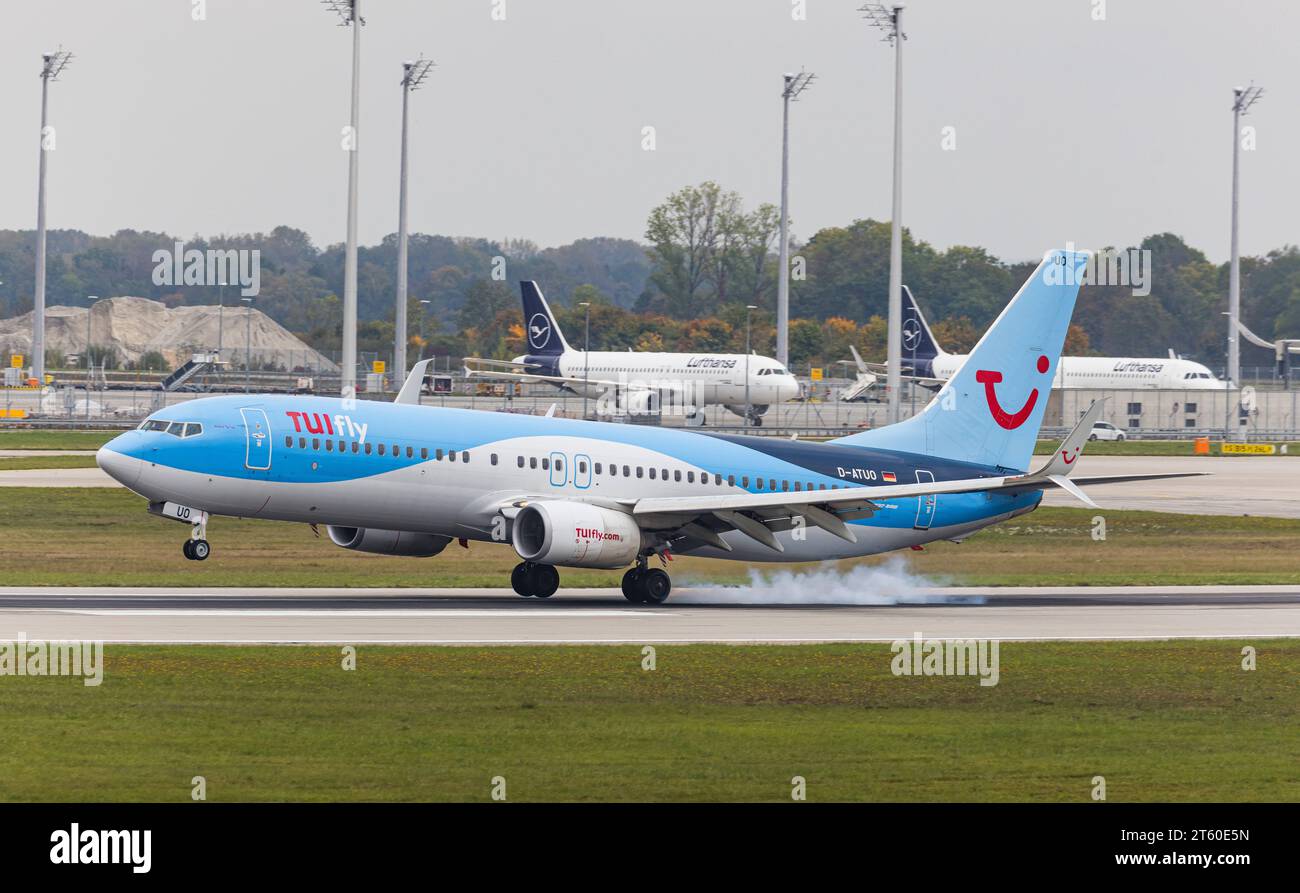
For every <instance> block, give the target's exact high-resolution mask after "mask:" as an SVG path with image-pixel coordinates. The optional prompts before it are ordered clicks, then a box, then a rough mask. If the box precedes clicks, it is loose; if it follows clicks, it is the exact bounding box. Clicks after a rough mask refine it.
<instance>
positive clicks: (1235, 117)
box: [1226, 84, 1264, 387]
mask: <svg viewBox="0 0 1300 893" xmlns="http://www.w3.org/2000/svg"><path fill="white" fill-rule="evenodd" d="M1263 94H1264V90H1263V88H1262V87H1256V86H1255V85H1254V84H1251V85H1250V86H1249V87H1244V88H1243V87H1237V88H1236V89H1234V90H1233V91H1232V259H1231V262H1230V264H1229V268H1228V369H1227V375H1226V377H1227V379H1228V381H1229V382H1231V384H1232V385H1233V386H1236V387H1240V386H1241V342H1240V340H1239V339H1238V337H1237V329H1238V327H1239V326H1240V324H1241V254H1240V253H1239V252H1238V250H1237V195H1238V189H1239V186H1240V181H1241V175H1240V169H1241V116H1242V115H1246V114H1249V113H1250V107H1251V106H1252V105H1254V104H1255V103H1256V102H1258V101H1259V97H1260V96H1262V95H1263Z"/></svg>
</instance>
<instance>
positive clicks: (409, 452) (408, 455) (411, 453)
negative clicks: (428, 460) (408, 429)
mask: <svg viewBox="0 0 1300 893" xmlns="http://www.w3.org/2000/svg"><path fill="white" fill-rule="evenodd" d="M414 457H415V450H413V449H412V448H411V447H407V448H406V458H408V459H412V458H414Z"/></svg>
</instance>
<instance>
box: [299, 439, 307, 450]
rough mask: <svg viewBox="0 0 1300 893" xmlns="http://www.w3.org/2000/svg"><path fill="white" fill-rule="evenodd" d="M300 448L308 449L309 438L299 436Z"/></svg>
mask: <svg viewBox="0 0 1300 893" xmlns="http://www.w3.org/2000/svg"><path fill="white" fill-rule="evenodd" d="M298 449H300V450H305V449H307V438H305V437H299V438H298Z"/></svg>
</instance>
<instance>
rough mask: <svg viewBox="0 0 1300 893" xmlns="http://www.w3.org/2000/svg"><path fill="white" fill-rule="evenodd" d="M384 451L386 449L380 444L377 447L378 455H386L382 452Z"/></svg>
mask: <svg viewBox="0 0 1300 893" xmlns="http://www.w3.org/2000/svg"><path fill="white" fill-rule="evenodd" d="M386 449H387V447H386V446H385V445H384V444H382V443H381V444H380V445H379V455H381V456H385V455H387V453H386V452H384V451H385V450H386Z"/></svg>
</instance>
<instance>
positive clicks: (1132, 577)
mask: <svg viewBox="0 0 1300 893" xmlns="http://www.w3.org/2000/svg"><path fill="white" fill-rule="evenodd" d="M1098 514H1100V515H1101V516H1102V517H1103V518H1104V519H1105V522H1106V539H1105V541H1101V542H1099V541H1096V540H1094V539H1093V529H1094V522H1093V519H1094V517H1096V516H1097V515H1098ZM0 532H2V534H0V535H2V536H3V547H2V548H0V580H3V581H4V584H5V585H9V586H15V585H42V584H45V585H66V586H73V585H96V586H113V585H120V586H506V585H508V584H507V580H508V576H509V572H510V569H511V568H512V567H513V566H514V565H515V564H516V563H517V561H518V559H517V558H516V557H515V554H514V552H513V550H511V549H510V547H509V546H505V545H492V544H487V543H471V544H470V547H469V548H468V549H462V548H460V547H459V546H457V545H455V544H453V545H451V546H450V547H448V548H447V549H446V551H444V552H443V553H442V554H441V555H439V556H437V557H436V558H429V559H421V558H392V557H387V556H380V555H363V554H360V553H356V552H349V551H347V550H345V549H340V548H338V547H336V546H334V545H333V544H332V543H330V542H329V539H328V538H327V537H326V535H325V532H324V531H321V536H320V538H316V537H314V536H313V535H312V532H311V530H310V528H309V527H307V526H306V525H304V524H287V523H282V522H275V521H241V520H236V519H232V518H217V519H214V520H213V521H212V522H211V523H210V525H209V527H208V538H209V540H210V541H211V542H212V546H213V552H212V557H211V558H209V559H208V560H207V561H204V562H192V561H186V560H185V559H184V558H183V557H182V555H181V543H182V542H183V541H184V540H185V539H186V538H187V537H188V535H189V529H188V527H186V526H184V525H182V524H179V523H177V522H175V521H168V520H165V519H162V518H158V517H154V516H152V515H149V514H146V512H145V503H144V500H143V499H141V498H140V497H138V496H136V495H134V494H132V493H130V492H129V491H126V490H120V489H107V488H105V489H98V488H87V489H78V488H49V489H44V488H19V487H11V488H3V487H0ZM1297 542H1300V520H1287V519H1279V518H1247V517H1224V516H1215V517H1209V516H1197V515H1174V514H1160V513H1155V512H1122V511H1104V512H1100V513H1099V512H1096V511H1093V510H1089V509H1058V508H1050V509H1048V508H1044V509H1039V510H1038V511H1036V512H1033V513H1031V514H1029V515H1025V516H1023V517H1021V518H1017V519H1015V520H1013V521H1010V522H1008V523H1005V524H1001V525H998V526H996V527H992V528H990V529H988V530H985V531H983V532H981V533H978V534H976V535H974V536H972V537H971V538H970V539H968V540H967V541H966V542H964V543H962V544H960V545H958V544H955V543H948V542H941V543H936V544H933V545H930V546H927V547H926V549H925V551H923V552H904V553H901V554H902V555H903V556H904V557H903V560H904V561H906V563H907V567H908V568H910V569H911V570H912V571H914V572H917V573H920V574H923V575H926V576H927V577H930V578H932V579H934V580H936V581H938V582H948V583H955V584H968V585H990V586H995V585H1120V584H1156V583H1160V584H1175V583H1222V584H1227V583H1300V549H1297V548H1296V543H1297ZM882 560H885V559H884V558H883V557H878V558H872V559H862V560H861V563H865V564H874V563H879V562H880V561H882ZM850 563H851V562H844V563H841V564H839V565H837V566H839V567H846V566H848V564H850ZM769 567H770V568H772V569H778V568H782V569H788V568H790V567H791V566H790V565H770V566H769ZM793 567H794V568H795V569H801V568H804V567H812V565H804V566H800V565H795V566H793ZM671 571H672V574H673V578H674V581H675V582H676V583H677V585H687V584H689V583H691V582H705V581H716V582H737V583H738V582H744V581H746V580H747V579H748V570H747V566H746V565H744V564H742V563H739V562H727V561H713V560H708V559H691V558H679V559H678V560H676V561H674V562H673V565H672V568H671ZM561 573H562V577H561V579H562V581H563V584H564V585H566V586H616V585H617V584H618V581H619V578H620V576H621V573H620V572H618V571H599V570H577V569H565V570H563V571H562V572H561Z"/></svg>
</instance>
